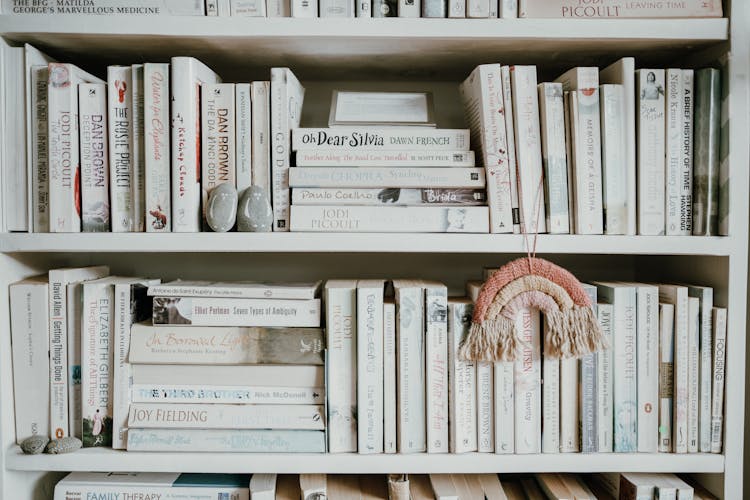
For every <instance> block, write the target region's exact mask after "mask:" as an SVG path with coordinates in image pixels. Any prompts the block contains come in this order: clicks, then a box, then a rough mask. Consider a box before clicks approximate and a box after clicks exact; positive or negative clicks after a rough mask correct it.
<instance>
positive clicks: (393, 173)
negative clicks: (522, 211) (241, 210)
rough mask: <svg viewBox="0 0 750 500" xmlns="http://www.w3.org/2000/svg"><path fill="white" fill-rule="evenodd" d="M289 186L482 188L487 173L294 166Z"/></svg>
mask: <svg viewBox="0 0 750 500" xmlns="http://www.w3.org/2000/svg"><path fill="white" fill-rule="evenodd" d="M288 185H289V186H291V187H295V188H296V187H304V188H307V187H340V188H383V187H389V188H423V187H431V188H483V187H484V186H485V171H484V169H482V168H440V167H421V168H409V167H294V168H290V169H289V173H288ZM506 225H507V224H506Z"/></svg>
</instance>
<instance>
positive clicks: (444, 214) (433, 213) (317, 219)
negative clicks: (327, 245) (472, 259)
mask: <svg viewBox="0 0 750 500" xmlns="http://www.w3.org/2000/svg"><path fill="white" fill-rule="evenodd" d="M291 213H292V231H308V232H411V233H415V232H424V233H486V232H487V229H488V227H489V213H488V212H487V207H460V208H458V207H356V206H326V205H324V206H315V207H310V206H304V207H303V206H297V207H295V206H292V211H291Z"/></svg>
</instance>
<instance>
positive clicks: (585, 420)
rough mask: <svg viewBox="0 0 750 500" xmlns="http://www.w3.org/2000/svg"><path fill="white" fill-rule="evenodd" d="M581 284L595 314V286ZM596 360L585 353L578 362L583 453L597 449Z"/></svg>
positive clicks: (595, 355)
mask: <svg viewBox="0 0 750 500" xmlns="http://www.w3.org/2000/svg"><path fill="white" fill-rule="evenodd" d="M581 286H582V287H583V289H584V291H585V292H586V295H588V297H589V299H590V300H591V309H592V312H593V313H594V315H596V314H597V306H596V303H597V296H596V286H594V285H591V284H588V283H582V284H581ZM598 362H599V359H598V357H597V354H596V353H590V354H586V355H584V356H582V357H581V359H580V361H579V362H578V393H579V397H578V408H579V410H578V412H579V422H580V429H579V433H580V442H581V451H582V452H583V453H597V452H598V451H599V442H598V434H599V432H598V431H599V424H598V422H597V416H598V414H597V413H598V412H597V408H598V401H597V393H598V385H599V379H598V378H597V372H598V366H597V363H598Z"/></svg>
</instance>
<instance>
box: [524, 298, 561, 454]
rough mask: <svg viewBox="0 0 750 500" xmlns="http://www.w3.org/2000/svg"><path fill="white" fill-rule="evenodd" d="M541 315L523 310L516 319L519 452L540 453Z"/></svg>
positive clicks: (526, 309)
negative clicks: (517, 338) (519, 343)
mask: <svg viewBox="0 0 750 500" xmlns="http://www.w3.org/2000/svg"><path fill="white" fill-rule="evenodd" d="M539 315H540V313H539V311H538V310H536V309H529V308H522V309H520V310H519V311H518V313H517V316H516V330H517V331H518V332H519V333H518V337H519V339H520V340H521V342H522V346H521V348H520V350H519V353H518V354H517V356H518V359H516V361H515V384H516V386H515V395H516V405H515V411H516V421H515V431H516V438H517V439H516V443H515V444H516V453H518V454H528V453H541V451H542V446H541V444H542V443H541V436H542V422H541V416H542V412H541V410H542V404H541V403H542V401H541V399H542V387H541V385H542V374H541V371H542V370H541V346H540V337H541V334H540V326H541V325H540V323H541V322H540V317H539ZM561 385H562V384H561Z"/></svg>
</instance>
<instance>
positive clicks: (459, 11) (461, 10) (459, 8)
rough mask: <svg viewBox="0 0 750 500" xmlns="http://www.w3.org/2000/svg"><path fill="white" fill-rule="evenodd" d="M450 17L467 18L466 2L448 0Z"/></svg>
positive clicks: (464, 0) (463, 0) (462, 0)
mask: <svg viewBox="0 0 750 500" xmlns="http://www.w3.org/2000/svg"><path fill="white" fill-rule="evenodd" d="M448 17H453V18H461V17H466V0H448Z"/></svg>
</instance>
